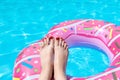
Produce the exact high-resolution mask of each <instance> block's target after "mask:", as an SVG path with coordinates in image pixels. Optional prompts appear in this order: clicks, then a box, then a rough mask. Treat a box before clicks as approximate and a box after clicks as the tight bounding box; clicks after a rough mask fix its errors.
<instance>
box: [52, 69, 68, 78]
mask: <svg viewBox="0 0 120 80" xmlns="http://www.w3.org/2000/svg"><path fill="white" fill-rule="evenodd" d="M54 78H55V80H67V77H66V74H65V71H64V70H60V69H58V70H55V71H54Z"/></svg>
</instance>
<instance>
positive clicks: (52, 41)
mask: <svg viewBox="0 0 120 80" xmlns="http://www.w3.org/2000/svg"><path fill="white" fill-rule="evenodd" d="M50 45H51V46H53V45H54V40H53V38H50Z"/></svg>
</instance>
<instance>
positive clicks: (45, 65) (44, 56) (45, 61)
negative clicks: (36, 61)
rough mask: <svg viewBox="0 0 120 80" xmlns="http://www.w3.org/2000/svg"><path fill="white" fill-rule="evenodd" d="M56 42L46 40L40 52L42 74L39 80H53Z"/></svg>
mask: <svg viewBox="0 0 120 80" xmlns="http://www.w3.org/2000/svg"><path fill="white" fill-rule="evenodd" d="M53 43H54V41H53V39H50V38H46V39H44V41H43V45H42V46H41V50H40V59H41V67H42V72H41V74H40V78H39V80H51V78H52V73H53V57H54V44H53Z"/></svg>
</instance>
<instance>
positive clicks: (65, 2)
mask: <svg viewBox="0 0 120 80" xmlns="http://www.w3.org/2000/svg"><path fill="white" fill-rule="evenodd" d="M119 14H120V1H119V0H109V1H108V0H0V80H12V72H13V71H12V70H13V66H14V61H15V59H16V57H17V56H18V53H19V52H20V51H21V50H22V49H23V48H24V47H26V46H27V45H29V44H31V43H33V42H35V41H37V40H39V39H41V38H42V37H44V35H45V34H47V32H48V31H49V29H50V28H51V27H52V26H53V25H56V24H58V23H60V22H63V21H66V20H74V19H81V18H82V19H84V18H92V19H100V20H105V21H108V22H112V23H115V24H116V25H120V15H119ZM69 51H70V55H69V59H68V65H67V70H66V73H67V74H68V75H72V76H76V77H78V76H79V77H86V76H90V75H95V74H98V73H100V72H102V71H104V70H105V69H106V68H107V67H108V66H109V59H108V58H107V56H106V55H105V54H104V53H103V52H101V51H99V50H96V49H93V48H90V47H77V48H71V49H69ZM73 65H74V66H73Z"/></svg>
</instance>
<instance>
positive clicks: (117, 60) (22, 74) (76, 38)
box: [13, 19, 120, 80]
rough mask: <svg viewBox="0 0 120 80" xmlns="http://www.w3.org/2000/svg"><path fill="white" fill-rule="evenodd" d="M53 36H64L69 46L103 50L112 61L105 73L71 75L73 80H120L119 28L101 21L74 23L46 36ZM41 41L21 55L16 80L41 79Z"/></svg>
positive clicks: (16, 68)
mask: <svg viewBox="0 0 120 80" xmlns="http://www.w3.org/2000/svg"><path fill="white" fill-rule="evenodd" d="M50 36H53V37H62V38H63V39H64V40H65V41H66V42H67V44H68V46H69V47H72V46H77V45H80V44H81V43H82V42H85V43H89V44H90V45H94V46H96V47H99V48H100V49H102V50H103V51H104V52H105V53H106V54H107V55H108V57H109V59H110V67H109V68H108V69H107V70H105V71H104V72H103V73H100V74H97V75H95V76H89V77H87V78H77V77H74V76H72V77H70V76H68V79H69V80H120V27H119V26H116V25H115V24H112V23H108V22H104V21H101V20H93V19H83V20H72V21H66V22H62V23H60V24H58V25H56V26H54V27H53V28H52V29H51V30H50V31H49V32H48V34H47V35H46V36H45V37H50ZM41 42H42V40H40V41H38V42H36V43H33V44H31V45H29V46H28V47H26V48H24V49H23V50H22V51H21V52H20V55H19V56H18V58H17V59H16V62H15V65H14V73H13V80H38V78H39V75H40V73H41V67H40V65H41V61H40V56H39V53H40V45H41ZM73 66H74V65H73Z"/></svg>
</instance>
